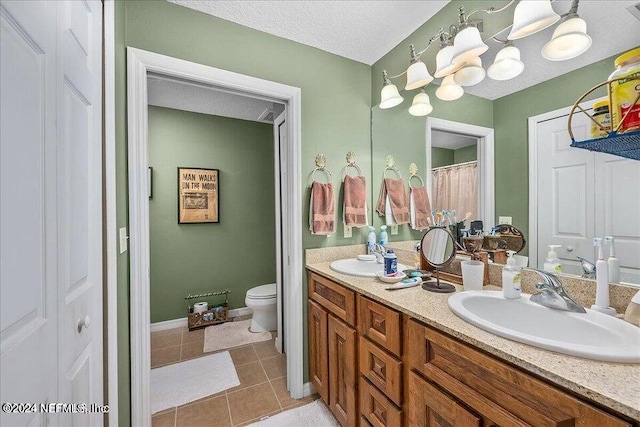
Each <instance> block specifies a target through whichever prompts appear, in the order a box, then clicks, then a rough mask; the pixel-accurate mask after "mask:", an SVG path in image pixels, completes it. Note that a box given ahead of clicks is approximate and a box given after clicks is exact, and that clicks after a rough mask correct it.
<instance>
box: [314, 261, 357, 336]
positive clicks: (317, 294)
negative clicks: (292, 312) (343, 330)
mask: <svg viewBox="0 0 640 427" xmlns="http://www.w3.org/2000/svg"><path fill="white" fill-rule="evenodd" d="M308 281H309V298H311V299H312V300H314V301H316V302H318V303H319V304H320V305H321V306H323V307H324V308H326V309H327V310H329V311H330V312H331V313H333V314H334V315H336V316H337V317H338V318H340V319H342V320H344V321H345V322H347V323H348V324H349V325H351V326H354V325H355V324H356V297H355V292H353V291H352V290H349V289H347V288H345V287H344V286H341V285H338V284H337V283H334V282H332V281H331V280H329V279H326V278H324V277H322V276H320V275H317V274H315V273H311V272H309V275H308Z"/></svg>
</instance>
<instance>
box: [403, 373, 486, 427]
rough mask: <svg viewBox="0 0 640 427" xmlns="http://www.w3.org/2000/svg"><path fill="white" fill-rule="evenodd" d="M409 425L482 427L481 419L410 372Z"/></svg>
mask: <svg viewBox="0 0 640 427" xmlns="http://www.w3.org/2000/svg"><path fill="white" fill-rule="evenodd" d="M408 401H409V420H408V422H409V425H410V426H420V427H445V426H455V427H480V426H481V425H482V424H481V419H480V417H478V416H476V415H475V414H474V413H472V412H470V411H468V410H467V409H466V408H464V407H463V406H462V405H460V404H459V403H458V402H457V401H455V400H454V399H452V398H451V397H449V396H448V395H447V394H445V393H443V392H442V391H441V390H440V389H439V388H438V387H437V386H435V385H433V384H431V383H430V382H428V381H425V380H423V379H422V378H420V377H418V375H416V374H415V372H409V398H408Z"/></svg>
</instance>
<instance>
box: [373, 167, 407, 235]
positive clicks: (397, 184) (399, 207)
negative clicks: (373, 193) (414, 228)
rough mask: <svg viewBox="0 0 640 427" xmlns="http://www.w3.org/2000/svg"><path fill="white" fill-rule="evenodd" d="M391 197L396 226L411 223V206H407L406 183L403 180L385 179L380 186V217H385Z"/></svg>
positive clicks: (377, 207)
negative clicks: (387, 202) (387, 200)
mask: <svg viewBox="0 0 640 427" xmlns="http://www.w3.org/2000/svg"><path fill="white" fill-rule="evenodd" d="M387 196H389V204H390V205H391V213H392V215H393V219H394V221H395V222H396V224H398V225H400V224H408V223H409V205H408V204H407V193H405V191H404V181H403V180H402V178H399V179H393V178H385V179H384V181H383V182H382V185H381V186H380V197H379V198H378V204H377V206H376V211H377V212H378V214H380V216H385V203H386V199H387Z"/></svg>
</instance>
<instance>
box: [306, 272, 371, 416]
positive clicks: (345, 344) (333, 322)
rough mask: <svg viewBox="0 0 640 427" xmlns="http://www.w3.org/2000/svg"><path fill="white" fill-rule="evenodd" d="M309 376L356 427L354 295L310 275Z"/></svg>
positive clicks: (329, 402)
mask: <svg viewBox="0 0 640 427" xmlns="http://www.w3.org/2000/svg"><path fill="white" fill-rule="evenodd" d="M309 297H310V298H311V299H309V301H308V302H307V305H308V318H309V376H310V378H311V383H312V384H313V386H314V387H315V388H316V391H317V392H318V394H319V395H320V397H321V398H322V400H323V401H324V402H325V403H326V404H327V405H328V406H329V409H331V412H333V415H334V416H335V417H336V419H337V420H338V421H339V422H340V424H341V425H342V426H344V427H355V426H357V425H358V422H359V417H360V414H359V411H358V406H357V405H358V402H357V400H358V357H357V354H358V348H357V334H356V330H355V329H354V328H353V327H352V325H355V319H356V308H355V305H356V302H355V301H356V300H355V293H354V292H353V291H351V290H348V289H346V288H344V287H343V286H341V285H339V284H337V283H334V282H331V281H329V280H328V279H325V278H324V277H321V276H318V275H316V274H313V273H309Z"/></svg>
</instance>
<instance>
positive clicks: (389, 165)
mask: <svg viewBox="0 0 640 427" xmlns="http://www.w3.org/2000/svg"><path fill="white" fill-rule="evenodd" d="M395 163H396V161H395V160H394V159H393V156H387V161H386V164H387V167H386V168H384V170H383V171H382V179H384V178H385V174H386V173H387V171H388V170H391V171H394V172H395V173H396V175H397V176H398V179H402V174H401V173H400V171H399V170H398V168H397V167H395V166H394V164H395Z"/></svg>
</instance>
